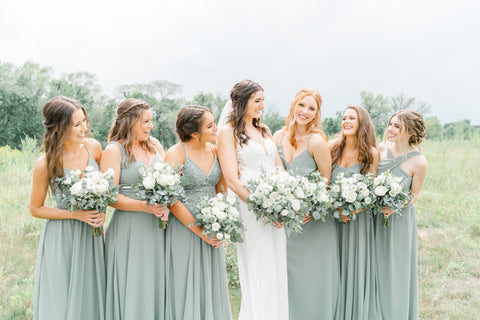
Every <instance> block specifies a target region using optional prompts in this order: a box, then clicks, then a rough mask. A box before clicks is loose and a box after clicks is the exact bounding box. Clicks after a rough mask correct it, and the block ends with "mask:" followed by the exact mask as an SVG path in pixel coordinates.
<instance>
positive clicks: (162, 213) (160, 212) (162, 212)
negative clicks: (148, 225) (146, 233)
mask: <svg viewBox="0 0 480 320" xmlns="http://www.w3.org/2000/svg"><path fill="white" fill-rule="evenodd" d="M146 212H148V213H150V214H153V215H154V216H155V217H157V218H160V219H162V220H163V221H168V213H169V211H168V209H167V208H166V207H165V206H164V205H161V204H149V205H147V211H146Z"/></svg>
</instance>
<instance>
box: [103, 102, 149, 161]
mask: <svg viewBox="0 0 480 320" xmlns="http://www.w3.org/2000/svg"><path fill="white" fill-rule="evenodd" d="M148 109H150V105H149V104H148V103H146V102H145V101H143V100H140V99H127V100H124V101H122V102H121V103H120V104H119V105H118V107H117V117H116V118H115V121H114V122H113V124H112V127H111V128H110V132H109V134H108V141H117V142H118V141H122V142H123V147H124V148H125V152H126V154H127V159H128V162H129V163H130V162H133V161H135V156H134V155H133V151H132V145H133V141H134V138H135V137H134V136H133V132H132V128H133V126H134V125H135V123H136V122H137V121H139V120H140V117H141V115H142V113H143V111H145V110H148ZM140 146H141V147H142V148H143V149H145V150H147V151H148V152H150V153H154V152H155V147H154V145H153V142H152V139H151V138H150V137H148V139H147V140H146V141H140Z"/></svg>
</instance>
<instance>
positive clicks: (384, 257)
mask: <svg viewBox="0 0 480 320" xmlns="http://www.w3.org/2000/svg"><path fill="white" fill-rule="evenodd" d="M417 155H420V153H419V152H418V151H413V152H410V153H407V154H406V155H403V156H399V157H395V158H394V157H393V154H392V151H391V149H390V146H388V149H387V159H385V160H381V161H380V163H379V165H378V173H377V175H378V174H381V173H383V172H385V171H388V170H390V171H391V172H392V174H394V175H396V176H399V177H402V178H403V179H402V187H403V190H404V191H406V192H408V193H409V192H410V188H411V185H412V177H411V176H410V175H409V174H408V173H406V172H405V171H404V170H403V169H402V167H401V166H400V165H401V164H402V162H404V161H406V160H407V159H410V158H411V157H414V156H417ZM389 224H390V225H389V226H388V227H384V226H383V216H382V214H381V213H380V214H378V213H377V216H376V224H375V250H376V259H377V271H376V275H377V287H378V314H379V318H380V315H381V317H382V318H383V319H389V320H390V319H392V320H395V319H399V320H400V319H401V320H407V319H418V271H417V222H416V218H415V207H414V206H413V205H410V206H408V207H406V208H403V210H402V215H401V216H398V215H396V214H394V215H392V216H390V218H389Z"/></svg>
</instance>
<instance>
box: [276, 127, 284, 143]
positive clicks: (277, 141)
mask: <svg viewBox="0 0 480 320" xmlns="http://www.w3.org/2000/svg"><path fill="white" fill-rule="evenodd" d="M284 134H285V128H282V129H280V130H278V131H277V132H275V133H274V134H273V140H274V141H275V143H276V144H279V143H280V142H281V141H280V140H281V139H282V136H284Z"/></svg>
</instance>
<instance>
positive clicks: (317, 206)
mask: <svg viewBox="0 0 480 320" xmlns="http://www.w3.org/2000/svg"><path fill="white" fill-rule="evenodd" d="M309 176H310V179H309V178H307V177H300V184H301V186H302V188H303V191H304V193H305V196H304V200H305V201H306V202H307V205H306V206H304V207H303V209H304V210H305V211H306V212H305V213H306V214H309V213H310V214H311V215H312V217H313V219H315V220H322V221H323V222H325V217H326V216H327V215H328V214H329V213H330V208H331V201H330V195H329V192H328V189H327V178H324V177H322V176H321V175H320V172H318V171H314V172H312V173H311V174H310V175H309Z"/></svg>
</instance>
